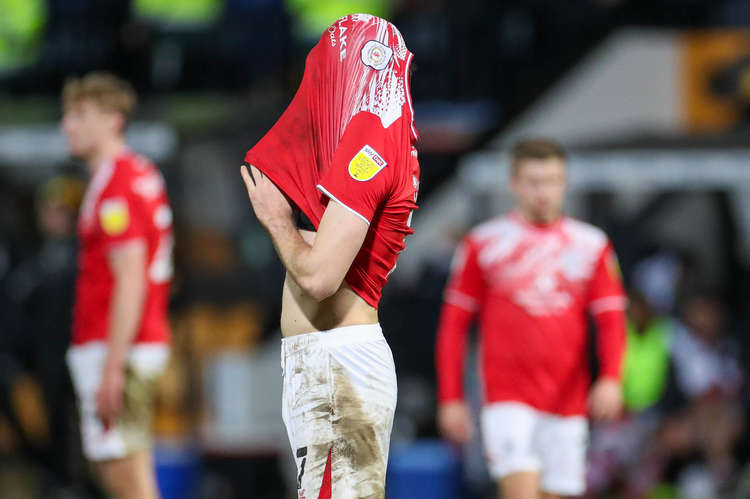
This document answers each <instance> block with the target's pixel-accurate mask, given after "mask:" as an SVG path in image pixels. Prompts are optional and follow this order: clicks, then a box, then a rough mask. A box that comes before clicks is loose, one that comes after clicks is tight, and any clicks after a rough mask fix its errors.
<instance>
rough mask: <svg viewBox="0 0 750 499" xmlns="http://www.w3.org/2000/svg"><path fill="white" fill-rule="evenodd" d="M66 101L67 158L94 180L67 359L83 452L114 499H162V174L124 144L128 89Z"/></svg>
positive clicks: (92, 77) (101, 81)
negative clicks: (158, 457) (156, 419)
mask: <svg viewBox="0 0 750 499" xmlns="http://www.w3.org/2000/svg"><path fill="white" fill-rule="evenodd" d="M62 99H63V118H62V129H63V132H64V134H65V135H66V136H67V139H68V149H69V151H70V154H71V156H73V157H75V158H78V159H80V160H82V161H83V162H84V163H85V164H86V167H87V168H88V171H89V173H90V174H91V179H90V181H89V183H88V186H87V189H86V194H85V196H84V199H83V204H82V205H81V210H80V215H79V220H78V240H79V247H80V249H79V251H80V253H79V257H78V277H77V282H76V290H75V305H74V309H73V345H72V346H71V347H70V349H69V351H68V365H69V368H70V372H71V378H72V380H73V385H74V387H75V391H76V394H77V397H78V405H79V411H80V420H81V421H80V423H81V436H82V439H83V451H84V455H85V456H86V458H87V459H88V460H89V461H90V462H91V463H92V464H93V465H94V469H95V472H96V474H97V476H98V478H99V479H100V481H101V483H102V485H103V487H104V489H105V490H106V492H107V493H108V495H109V496H110V497H114V498H118V499H131V498H132V499H155V498H157V497H159V492H158V489H157V486H156V478H155V475H154V466H153V458H152V454H151V423H152V412H153V394H154V389H155V384H156V380H157V377H158V376H159V374H160V373H161V372H162V371H163V369H164V367H165V365H166V362H167V359H168V356H169V340H170V330H169V323H168V322H167V304H168V300H169V286H170V282H171V279H172V211H171V209H170V206H169V201H168V199H167V195H166V191H165V185H164V179H163V177H162V175H161V173H160V172H159V170H157V169H156V167H155V166H154V165H153V164H152V163H151V162H150V161H149V160H147V159H146V158H144V157H143V156H140V155H138V154H136V153H135V152H133V151H131V150H130V149H129V148H128V146H127V145H126V144H125V138H124V131H125V126H126V124H127V120H128V117H129V116H130V113H131V112H132V110H133V107H134V106H135V100H136V97H135V93H134V91H133V89H132V88H131V87H130V85H129V84H128V83H126V82H124V81H122V80H120V79H119V78H117V77H115V76H114V75H111V74H107V73H91V74H88V75H85V76H83V77H81V78H75V79H71V80H68V81H67V82H66V84H65V87H64V89H63V92H62Z"/></svg>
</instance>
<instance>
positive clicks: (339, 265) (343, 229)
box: [241, 166, 369, 301]
mask: <svg viewBox="0 0 750 499" xmlns="http://www.w3.org/2000/svg"><path fill="white" fill-rule="evenodd" d="M241 172H242V178H243V179H244V181H245V185H246V187H247V192H248V195H249V196H250V201H251V203H252V205H253V209H254V210H255V214H256V216H257V217H258V220H259V221H260V222H261V224H263V226H264V227H265V228H266V230H267V231H268V233H269V234H270V236H271V240H272V241H273V244H274V246H275V248H276V252H277V253H278V254H279V258H281V261H282V263H283V264H284V266H285V267H286V269H287V272H289V274H290V275H291V276H292V278H293V279H294V280H295V282H296V283H297V284H298V285H299V286H300V288H302V290H303V291H305V293H307V294H308V295H310V296H311V297H312V298H314V299H315V300H318V301H322V300H324V299H326V298H328V297H329V296H331V295H333V294H334V293H335V292H336V291H337V290H338V289H339V288H340V287H341V283H342V282H343V280H344V277H345V276H346V273H347V272H348V270H349V267H351V264H352V262H353V261H354V257H356V256H357V253H358V252H359V250H360V248H361V247H362V242H363V241H364V240H365V236H366V235H367V230H368V228H369V225H368V224H367V222H366V221H365V220H363V219H362V218H361V217H359V216H357V215H356V214H354V213H352V212H351V211H350V210H349V209H347V208H346V207H345V206H343V205H341V204H339V203H337V202H336V201H333V200H332V201H331V202H329V203H328V206H327V207H326V210H325V212H324V213H323V218H322V219H321V221H320V225H319V226H318V232H317V234H316V236H315V241H314V243H313V244H312V245H309V244H307V242H305V241H304V240H303V239H302V236H300V234H299V232H298V231H297V229H296V227H295V226H294V223H293V221H292V217H291V207H290V205H289V203H288V202H287V200H286V198H285V197H284V195H283V194H282V193H281V191H280V190H279V189H278V188H277V187H276V186H275V185H274V184H273V182H271V180H270V179H269V178H268V177H266V176H265V175H263V174H262V173H261V172H260V170H258V169H257V168H255V167H254V166H251V167H250V171H248V170H247V168H246V167H244V166H243V167H242V169H241ZM251 173H252V176H251Z"/></svg>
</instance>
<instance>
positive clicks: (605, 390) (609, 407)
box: [589, 378, 622, 421]
mask: <svg viewBox="0 0 750 499" xmlns="http://www.w3.org/2000/svg"><path fill="white" fill-rule="evenodd" d="M589 411H590V414H591V417H592V418H593V419H594V420H597V421H612V420H613V419H615V418H617V416H619V415H620V411H622V385H621V384H620V381H618V380H616V379H612V378H600V379H599V380H598V381H597V382H596V383H594V386H592V387H591V392H590V394H589Z"/></svg>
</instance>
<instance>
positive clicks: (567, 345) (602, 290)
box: [437, 213, 626, 416]
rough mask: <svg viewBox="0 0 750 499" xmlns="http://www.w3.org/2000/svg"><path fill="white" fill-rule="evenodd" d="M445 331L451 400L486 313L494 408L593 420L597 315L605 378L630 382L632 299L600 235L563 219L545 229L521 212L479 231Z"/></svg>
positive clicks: (483, 339) (485, 349)
mask: <svg viewBox="0 0 750 499" xmlns="http://www.w3.org/2000/svg"><path fill="white" fill-rule="evenodd" d="M444 300H445V301H444V305H443V311H442V316H441V321H440V328H439V332H438V345H437V367H438V382H439V396H440V399H441V400H442V401H448V400H452V399H459V398H461V397H462V386H463V382H462V374H463V356H464V351H465V338H466V333H467V331H468V328H469V326H470V323H471V321H472V319H473V318H474V317H475V316H478V319H479V330H480V344H481V347H480V349H481V366H482V374H483V382H484V392H485V393H484V394H485V400H486V402H500V401H516V402H522V403H525V404H527V405H530V406H532V407H534V408H536V409H539V410H541V411H545V412H549V413H553V414H558V415H563V416H568V415H579V414H585V412H586V399H587V393H588V386H589V379H590V375H589V370H588V361H587V355H586V352H587V344H586V339H587V320H586V317H587V313H591V314H592V316H593V318H594V320H595V323H596V326H597V334H598V335H597V339H598V342H597V343H598V353H599V360H600V364H601V375H602V376H606V377H612V378H619V377H620V369H621V363H622V354H623V349H624V345H625V317H624V309H625V305H626V298H625V295H624V292H623V288H622V284H621V279H620V274H619V267H618V265H617V260H616V257H615V254H614V251H613V249H612V246H611V244H610V243H609V241H608V239H607V237H606V235H605V234H604V233H603V232H602V231H601V230H599V229H597V228H595V227H593V226H591V225H588V224H585V223H583V222H580V221H577V220H574V219H572V218H567V217H563V218H562V219H560V220H558V221H557V222H556V223H554V224H551V225H547V226H538V225H532V224H529V223H527V222H526V221H524V220H523V219H522V217H521V216H520V215H518V214H516V213H513V214H511V215H509V216H505V217H501V218H497V219H494V220H491V221H489V222H486V223H484V224H482V225H479V226H478V227H476V228H475V229H474V230H472V231H471V232H470V234H469V235H468V236H467V237H466V239H465V240H464V241H463V243H462V245H461V247H460V248H459V250H458V251H457V253H456V257H455V260H454V266H453V270H452V275H451V278H450V281H449V283H448V286H447V288H446V292H445V299H444Z"/></svg>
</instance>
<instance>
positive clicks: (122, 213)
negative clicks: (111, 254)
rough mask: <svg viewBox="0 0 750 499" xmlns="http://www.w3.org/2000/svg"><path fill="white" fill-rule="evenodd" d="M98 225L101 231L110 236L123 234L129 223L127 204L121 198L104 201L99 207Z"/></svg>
mask: <svg viewBox="0 0 750 499" xmlns="http://www.w3.org/2000/svg"><path fill="white" fill-rule="evenodd" d="M99 223H101V225H102V230H104V232H105V233H106V234H108V235H110V236H117V235H120V234H122V233H123V232H125V230H127V228H128V224H129V223H130V213H129V212H128V203H127V201H125V200H124V199H122V198H114V199H105V200H104V201H102V203H101V205H100V206H99Z"/></svg>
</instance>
